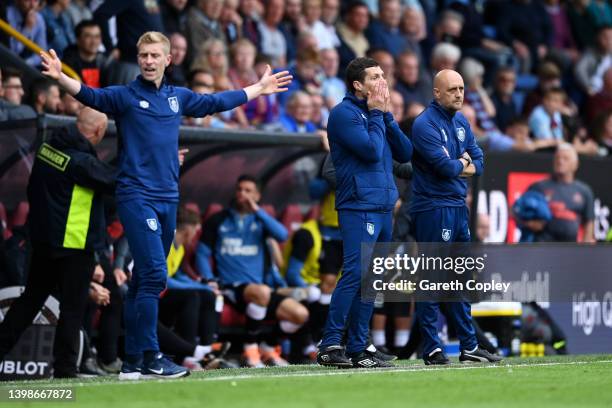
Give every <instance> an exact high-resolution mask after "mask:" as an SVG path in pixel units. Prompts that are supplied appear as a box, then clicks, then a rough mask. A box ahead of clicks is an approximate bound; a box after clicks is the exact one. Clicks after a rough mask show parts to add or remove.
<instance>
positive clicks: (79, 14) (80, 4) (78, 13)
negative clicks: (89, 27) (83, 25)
mask: <svg viewBox="0 0 612 408" xmlns="http://www.w3.org/2000/svg"><path fill="white" fill-rule="evenodd" d="M88 3H90V1H89V0H72V1H71V2H70V4H69V5H68V10H67V11H68V14H69V15H70V19H71V20H72V25H73V26H75V27H76V26H77V25H78V24H79V23H80V22H81V21H83V20H91V19H92V18H93V13H92V12H91V8H90V6H89V4H88Z"/></svg>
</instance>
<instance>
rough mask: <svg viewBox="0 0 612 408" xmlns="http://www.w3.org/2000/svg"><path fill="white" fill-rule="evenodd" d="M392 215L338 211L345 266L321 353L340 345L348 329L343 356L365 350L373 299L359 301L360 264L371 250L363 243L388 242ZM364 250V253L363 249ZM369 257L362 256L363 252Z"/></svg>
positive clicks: (321, 346) (331, 309)
mask: <svg viewBox="0 0 612 408" xmlns="http://www.w3.org/2000/svg"><path fill="white" fill-rule="evenodd" d="M392 216H393V215H392V213H391V212H385V213H377V212H367V211H352V210H339V211H338V221H339V223H340V231H341V233H342V241H343V250H344V264H343V269H342V276H341V277H340V279H339V280H338V284H337V285H336V289H335V290H334V293H333V295H332V299H331V303H330V305H329V313H328V315H327V323H326V325H325V332H324V334H323V339H322V340H321V344H320V346H319V347H320V349H324V348H325V347H329V346H334V345H340V344H341V343H342V338H343V335H344V331H345V329H346V328H347V326H348V334H347V344H346V353H347V354H348V355H351V354H357V353H360V352H362V351H364V350H365V349H366V347H367V346H368V333H369V328H370V318H371V317H372V311H373V309H374V301H373V299H362V296H361V291H362V287H361V283H362V270H361V264H362V262H367V263H369V261H370V258H371V256H372V252H371V250H372V249H373V248H372V247H367V246H365V247H362V243H375V242H390V241H391V229H392V225H391V221H392ZM366 248H367V249H366ZM364 249H365V250H366V251H368V253H363V250H364Z"/></svg>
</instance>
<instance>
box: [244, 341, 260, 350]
mask: <svg viewBox="0 0 612 408" xmlns="http://www.w3.org/2000/svg"><path fill="white" fill-rule="evenodd" d="M242 348H243V349H244V350H245V351H246V350H248V349H252V348H256V349H259V346H258V345H257V343H244V345H243V346H242Z"/></svg>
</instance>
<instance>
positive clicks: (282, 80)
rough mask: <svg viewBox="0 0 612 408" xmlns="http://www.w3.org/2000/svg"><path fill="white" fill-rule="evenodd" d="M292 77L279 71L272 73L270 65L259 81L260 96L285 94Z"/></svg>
mask: <svg viewBox="0 0 612 408" xmlns="http://www.w3.org/2000/svg"><path fill="white" fill-rule="evenodd" d="M292 79H293V76H291V75H289V71H281V72H277V73H276V74H273V73H272V68H271V67H270V65H268V66H266V71H265V72H264V74H263V75H262V76H261V78H260V79H259V84H260V85H261V94H262V95H269V94H273V93H278V92H286V91H287V90H288V88H287V86H288V85H289V84H290V83H291V80H292Z"/></svg>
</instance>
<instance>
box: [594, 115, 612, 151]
mask: <svg viewBox="0 0 612 408" xmlns="http://www.w3.org/2000/svg"><path fill="white" fill-rule="evenodd" d="M594 128H595V129H594V136H595V141H596V142H597V143H598V145H599V149H598V154H599V155H600V156H608V157H609V156H611V155H612V109H609V110H607V111H606V112H604V113H602V114H601V115H600V116H599V117H598V118H597V120H596V122H595V126H594Z"/></svg>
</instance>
